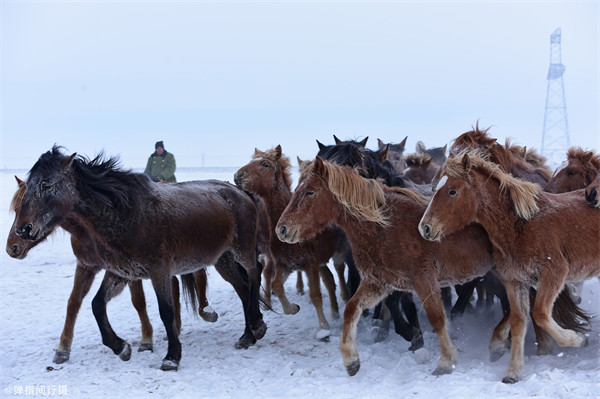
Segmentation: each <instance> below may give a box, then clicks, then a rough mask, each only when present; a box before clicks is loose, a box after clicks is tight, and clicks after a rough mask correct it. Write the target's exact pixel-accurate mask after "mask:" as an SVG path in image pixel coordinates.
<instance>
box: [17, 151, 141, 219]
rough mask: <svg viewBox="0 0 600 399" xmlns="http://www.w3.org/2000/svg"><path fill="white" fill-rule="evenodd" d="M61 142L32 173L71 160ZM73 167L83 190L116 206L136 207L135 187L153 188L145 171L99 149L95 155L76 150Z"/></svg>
mask: <svg viewBox="0 0 600 399" xmlns="http://www.w3.org/2000/svg"><path fill="white" fill-rule="evenodd" d="M61 148H62V147H59V146H56V145H55V146H53V147H52V150H51V151H48V152H46V153H45V154H42V156H41V157H40V159H39V160H38V161H37V162H36V164H35V165H33V167H32V168H31V170H30V171H29V175H31V174H32V173H35V172H37V171H39V170H54V169H56V168H57V167H60V165H61V163H65V162H68V160H69V157H67V156H65V155H64V154H63V153H62V152H61ZM73 157H74V158H73V160H72V162H71V168H72V169H73V173H74V175H75V176H76V177H77V184H78V187H79V188H80V189H81V191H82V192H85V193H86V194H87V195H89V196H90V197H92V198H93V199H95V200H97V201H100V202H101V203H103V204H105V205H107V206H110V207H114V208H117V209H135V208H136V205H137V196H136V195H134V191H136V190H140V191H143V192H146V191H148V190H149V189H150V180H149V179H148V178H147V177H146V176H145V175H143V174H139V173H134V172H132V171H130V170H123V169H121V168H120V166H119V159H118V158H117V157H110V158H106V157H105V156H104V152H100V153H99V154H98V155H97V156H96V157H95V158H94V159H92V160H90V159H89V158H87V157H85V156H82V155H76V154H73Z"/></svg>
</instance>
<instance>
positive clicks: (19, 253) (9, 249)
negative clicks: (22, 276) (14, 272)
mask: <svg viewBox="0 0 600 399" xmlns="http://www.w3.org/2000/svg"><path fill="white" fill-rule="evenodd" d="M28 251H29V248H26V247H24V246H23V245H21V244H12V245H11V244H7V245H6V253H7V254H8V255H9V256H10V257H11V258H15V259H25V257H26V256H27V252H28Z"/></svg>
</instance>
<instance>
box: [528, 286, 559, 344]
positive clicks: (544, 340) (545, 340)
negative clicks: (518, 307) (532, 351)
mask: <svg viewBox="0 0 600 399" xmlns="http://www.w3.org/2000/svg"><path fill="white" fill-rule="evenodd" d="M536 294H537V291H536V290H535V288H533V287H531V288H529V304H530V307H529V313H530V315H531V324H533V331H534V332H535V340H536V342H537V355H538V356H542V355H549V354H551V353H552V350H553V349H554V341H553V340H552V337H550V334H548V333H547V332H546V331H544V329H543V328H542V327H540V326H539V325H538V324H537V323H536V322H535V318H534V317H533V304H534V303H535V297H536Z"/></svg>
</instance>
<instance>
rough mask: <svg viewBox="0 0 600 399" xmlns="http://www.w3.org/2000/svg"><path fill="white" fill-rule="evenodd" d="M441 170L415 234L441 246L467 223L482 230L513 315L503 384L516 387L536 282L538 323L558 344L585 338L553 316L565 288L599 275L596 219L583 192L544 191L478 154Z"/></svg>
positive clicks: (466, 154)
mask: <svg viewBox="0 0 600 399" xmlns="http://www.w3.org/2000/svg"><path fill="white" fill-rule="evenodd" d="M440 172H441V173H440V175H441V178H440V180H439V182H438V184H437V186H436V192H435V194H434V197H433V199H432V200H431V203H430V204H429V206H428V208H427V211H426V212H425V214H424V215H423V218H422V220H421V222H420V223H419V231H420V232H421V235H422V236H423V237H424V238H426V239H428V240H432V241H439V242H441V243H443V242H444V241H445V240H446V239H447V238H448V237H451V235H452V233H453V232H455V231H458V230H460V229H462V228H464V227H465V226H467V225H470V224H472V223H478V224H480V225H481V226H483V228H484V229H485V230H486V231H487V233H488V235H489V237H490V240H491V241H492V244H493V251H494V259H496V262H497V264H498V269H497V270H498V272H499V274H500V276H501V277H502V279H503V281H504V284H505V287H506V290H507V293H508V299H509V303H510V309H511V311H510V330H511V334H512V344H511V354H510V361H509V366H508V370H507V373H506V376H505V377H504V379H503V381H504V382H506V383H514V382H516V381H518V379H519V378H520V376H521V372H522V370H523V366H524V355H523V344H524V337H525V331H526V328H527V309H529V293H528V291H529V287H530V286H533V285H536V284H537V297H536V299H535V303H534V304H533V310H532V316H533V319H534V320H535V322H536V323H537V324H538V325H539V326H540V327H542V328H543V329H544V330H545V331H546V332H548V333H549V334H550V335H551V336H552V337H553V338H554V339H555V340H556V342H557V343H558V344H559V345H561V346H573V347H580V346H585V345H587V338H586V336H585V335H584V334H583V333H581V332H576V331H573V330H569V329H565V328H562V327H561V326H559V325H558V324H557V323H556V321H555V320H554V319H553V318H552V308H553V304H554V301H555V300H556V298H557V296H558V294H559V293H560V291H561V290H562V289H563V287H564V284H565V282H568V281H582V280H584V279H587V278H590V277H594V276H598V275H600V245H598V243H599V242H600V232H599V230H600V213H599V212H598V210H596V209H593V208H590V207H589V206H587V204H586V203H585V201H584V199H583V190H577V191H573V192H569V193H564V194H551V193H546V192H543V191H542V188H541V187H540V186H539V185H537V184H533V183H530V182H525V181H522V180H520V179H517V178H515V177H513V176H512V175H510V174H507V173H506V172H504V171H503V169H501V168H500V167H499V166H498V165H497V164H494V163H491V162H489V161H488V160H487V159H485V158H484V157H482V156H481V153H480V152H478V151H465V152H464V153H461V154H459V155H456V156H451V157H450V158H449V159H448V160H447V161H446V164H445V165H444V166H443V168H442V169H441V171H440ZM582 231H583V232H585V234H581V232H582Z"/></svg>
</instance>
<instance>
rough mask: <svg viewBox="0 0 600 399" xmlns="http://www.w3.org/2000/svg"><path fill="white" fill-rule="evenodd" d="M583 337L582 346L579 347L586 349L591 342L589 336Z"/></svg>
mask: <svg viewBox="0 0 600 399" xmlns="http://www.w3.org/2000/svg"><path fill="white" fill-rule="evenodd" d="M582 335H583V340H582V341H581V345H579V347H581V348H583V347H586V346H588V345H589V344H590V340H589V339H588V337H587V335H584V334H582Z"/></svg>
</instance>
